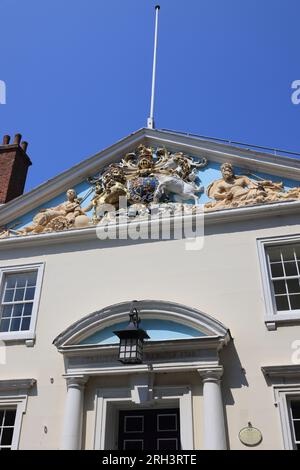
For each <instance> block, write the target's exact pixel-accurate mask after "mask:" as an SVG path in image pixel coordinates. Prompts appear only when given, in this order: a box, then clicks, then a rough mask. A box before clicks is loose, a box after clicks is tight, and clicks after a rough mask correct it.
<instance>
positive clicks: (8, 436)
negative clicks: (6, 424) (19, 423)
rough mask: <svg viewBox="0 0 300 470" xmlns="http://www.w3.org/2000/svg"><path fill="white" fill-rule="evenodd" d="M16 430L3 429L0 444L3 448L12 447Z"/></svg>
mask: <svg viewBox="0 0 300 470" xmlns="http://www.w3.org/2000/svg"><path fill="white" fill-rule="evenodd" d="M13 433H14V428H3V431H2V438H1V442H0V444H1V445H2V446H10V445H11V443H12V438H13Z"/></svg>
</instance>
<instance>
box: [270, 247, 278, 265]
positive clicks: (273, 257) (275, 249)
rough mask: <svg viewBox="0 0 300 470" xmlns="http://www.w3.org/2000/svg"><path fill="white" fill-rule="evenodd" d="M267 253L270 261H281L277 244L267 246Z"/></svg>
mask: <svg viewBox="0 0 300 470" xmlns="http://www.w3.org/2000/svg"><path fill="white" fill-rule="evenodd" d="M268 254H269V259H270V262H271V263H272V262H274V261H275V262H276V261H281V255H280V248H279V247H278V246H276V247H273V248H268Z"/></svg>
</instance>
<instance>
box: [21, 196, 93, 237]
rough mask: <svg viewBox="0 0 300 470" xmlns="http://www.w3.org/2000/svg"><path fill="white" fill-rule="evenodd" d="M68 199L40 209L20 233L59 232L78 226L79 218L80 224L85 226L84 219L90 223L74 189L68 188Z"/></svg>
mask: <svg viewBox="0 0 300 470" xmlns="http://www.w3.org/2000/svg"><path fill="white" fill-rule="evenodd" d="M66 196H67V200H66V201H65V202H63V203H61V204H59V205H58V206H55V207H50V208H47V209H40V210H39V212H38V213H37V214H36V215H35V216H34V218H33V220H32V224H31V225H28V226H27V227H24V228H23V229H21V230H19V234H20V235H26V234H28V233H36V234H37V233H42V232H57V231H61V230H66V229H69V228H72V227H74V226H76V220H77V219H78V218H79V219H80V223H79V224H78V225H79V226H84V225H85V224H84V223H83V220H84V221H85V222H86V224H88V217H87V216H86V215H85V211H84V210H83V209H82V208H81V205H80V204H81V201H80V199H78V197H77V194H76V191H75V190H74V189H68V191H67V193H66Z"/></svg>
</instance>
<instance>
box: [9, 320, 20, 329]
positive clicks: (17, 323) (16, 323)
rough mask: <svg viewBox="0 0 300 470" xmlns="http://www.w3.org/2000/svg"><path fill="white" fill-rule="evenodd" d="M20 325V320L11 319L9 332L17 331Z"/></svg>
mask: <svg viewBox="0 0 300 470" xmlns="http://www.w3.org/2000/svg"><path fill="white" fill-rule="evenodd" d="M20 323H21V318H13V319H12V322H11V325H10V331H19V329H20Z"/></svg>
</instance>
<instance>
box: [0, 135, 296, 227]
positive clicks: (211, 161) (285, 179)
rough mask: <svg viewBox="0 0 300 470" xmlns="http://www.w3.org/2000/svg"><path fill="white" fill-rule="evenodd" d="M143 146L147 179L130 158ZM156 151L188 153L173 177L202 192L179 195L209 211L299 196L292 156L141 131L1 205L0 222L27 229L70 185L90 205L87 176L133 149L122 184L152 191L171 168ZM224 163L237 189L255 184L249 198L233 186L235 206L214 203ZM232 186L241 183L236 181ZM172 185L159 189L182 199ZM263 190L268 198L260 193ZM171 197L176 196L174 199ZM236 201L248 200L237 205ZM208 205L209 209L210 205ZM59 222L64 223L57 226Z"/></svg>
mask: <svg viewBox="0 0 300 470" xmlns="http://www.w3.org/2000/svg"><path fill="white" fill-rule="evenodd" d="M141 145H143V146H144V147H145V148H146V149H147V148H148V149H149V148H152V150H153V156H154V159H156V160H155V165H157V166H155V169H154V171H153V173H151V175H150V172H149V175H150V177H148V176H147V175H148V173H145V175H146V176H145V178H144V176H143V173H139V174H138V176H139V177H140V179H138V178H137V174H135V173H134V166H135V167H136V168H137V164H138V162H137V161H136V160H134V158H138V153H137V148H138V147H139V146H141ZM157 149H165V151H166V155H169V156H170V158H173V157H172V156H174V155H179V154H182V155H183V157H184V158H186V157H187V159H186V162H187V164H188V165H190V168H189V170H188V172H187V173H184V168H185V167H184V164H186V163H184V162H183V163H182V161H181V163H180V164H179V163H178V168H179V167H180V168H179V170H180V171H177V168H176V165H175V164H174V165H175V166H174V165H173V167H172V170H174V172H175V173H176V172H177V174H175V176H176V177H177V178H179V179H181V181H183V182H185V183H186V184H187V185H189V184H190V183H191V184H192V185H193V184H194V185H195V187H197V188H200V187H201V188H202V191H200V190H199V191H196V194H197V197H194V191H193V190H191V191H190V193H189V189H187V191H186V194H185V195H184V197H185V199H182V201H183V202H184V203H186V204H191V205H193V204H195V203H196V204H204V205H206V206H205V207H207V210H223V209H229V208H234V207H241V206H242V207H244V206H247V205H248V206H249V205H250V206H251V205H253V204H265V203H266V204H268V203H278V202H290V201H297V200H300V196H299V194H298V191H297V189H296V190H295V189H292V188H298V186H299V181H300V161H299V160H297V159H296V158H288V157H284V156H278V155H272V154H270V153H267V152H261V151H258V150H251V149H247V148H240V147H238V146H234V145H230V144H228V143H220V142H219V143H218V142H213V141H209V140H205V139H204V138H198V137H196V136H190V135H184V134H179V133H176V132H172V131H161V130H152V129H140V130H139V131H137V132H135V133H133V134H131V135H130V136H128V137H126V138H124V139H122V140H121V141H119V142H117V143H116V144H114V145H112V146H111V147H109V148H107V149H105V150H103V151H101V152H99V153H98V154H96V155H94V156H92V157H90V158H88V159H87V160H84V161H83V162H81V163H79V164H77V165H75V166H74V167H72V168H70V169H69V170H67V171H65V172H64V173H62V174H60V175H58V176H56V177H55V178H53V179H51V180H49V181H47V182H45V183H43V184H41V185H40V186H38V187H37V188H35V189H33V190H32V191H30V192H28V193H27V194H24V195H23V196H21V197H19V198H17V199H15V200H13V201H11V202H9V203H7V204H5V205H3V206H2V207H0V226H1V227H5V228H7V229H9V230H11V231H12V232H11V233H12V234H13V232H14V231H19V230H23V229H24V228H26V227H30V226H31V224H32V221H33V219H34V217H35V216H36V215H37V214H39V213H40V212H41V210H42V209H50V208H57V207H59V206H60V205H61V204H63V203H64V202H66V191H67V190H68V189H70V188H72V189H74V190H75V192H76V198H78V200H79V201H80V204H81V206H82V207H83V208H87V207H89V206H91V204H92V201H93V200H94V198H95V194H96V193H95V191H96V189H97V188H96V186H97V185H96V180H95V179H94V180H93V181H92V182H91V180H89V181H88V178H93V177H95V176H98V178H99V175H100V176H101V174H102V173H103V171H104V170H105V169H106V168H107V167H109V165H112V164H116V165H117V166H120V164H121V166H122V165H123V169H124V157H125V156H126V155H128V154H132V155H133V154H134V153H135V157H134V156H132V157H129V158H127V160H126V161H127V163H128V168H129V167H130V166H131V167H132V168H133V169H132V171H131V170H129V169H128V168H127V167H126V165H125V170H126V171H125V173H126V175H125V176H126V179H127V182H126V184H127V186H128V180H130V185H131V187H129V191H131V196H132V194H133V193H134V190H133V189H132V186H133V183H132V181H133V180H134V178H135V179H136V180H137V179H138V181H137V182H135V184H136V185H137V184H140V185H143V184H144V183H145V184H147V185H148V186H149V185H150V189H149V191H150V192H151V191H152V190H153V191H154V190H155V189H157V176H158V175H159V174H162V175H166V174H167V175H168V176H169V177H170V175H171V173H170V171H169V170H170V168H171V166H169V167H168V165H167V166H166V164H165V163H166V161H167V159H168V157H166V156H163V157H162V156H161V155H160V156H159V155H156V153H155V152H156V150H157ZM130 158H132V160H130ZM163 158H165V163H164V164H158V163H159V161H161V160H162V159H163ZM122 160H123V164H122ZM205 160H206V161H207V163H206V164H205V165H202V166H201V162H204V161H205ZM176 161H179V160H176ZM224 163H229V164H231V166H232V169H233V171H234V174H235V176H236V177H238V178H240V186H241V187H242V186H243V185H244V186H247V184H246V183H245V182H243V181H242V180H241V177H245V178H246V179H248V180H249V181H251V182H253V184H254V186H255V185H256V188H257V189H256V188H254V189H253V191H252V192H250V193H249V196H248V195H247V196H246V198H248V199H247V201H246V198H244V196H243V197H242V198H241V196H240V192H239V191H240V190H239V188H237V191H235V189H236V188H235V189H234V192H233V193H234V197H235V194H236V193H238V196H237V199H236V200H238V204H236V205H234V204H233V205H232V207H231V205H230V204H227V206H223V205H222V203H221V204H215V202H216V196H215V195H219V193H222V191H223V192H224V191H225V192H226V191H227V187H226V185H224V184H223V186H222V181H223V175H222V171H221V165H222V164H224ZM180 165H181V166H180ZM197 165H198V166H197ZM157 168H159V169H157ZM130 171H131V172H130ZM189 171H190V173H189ZM180 172H181V173H180ZM192 173H193V175H196V177H197V180H196V181H192V179H191V175H192ZM141 175H142V176H141ZM151 178H152V179H151ZM248 180H247V181H248ZM245 181H246V180H245ZM266 182H269V183H266ZM151 184H152V185H154V186H153V188H151ZM155 185H156V186H155ZM236 186H239V184H237V185H236ZM261 186H264V188H263V189H262V188H261ZM170 188H171V189H172V184H169V186H167V188H166V187H165V186H164V188H163V189H164V190H165V192H167V191H168V190H169V194H167V196H170V201H171V202H173V201H177V199H176V198H175V196H179V199H180V197H181V196H182V197H183V194H180V191H177V194H176V191H175V192H174V194H172V191H171V190H170ZM102 189H103V186H102ZM127 189H128V188H127ZM229 189H230V188H229ZM98 190H99V187H98ZM147 190H148V189H147ZM263 190H264V193H265V194H267V196H265V195H264V193H263ZM291 190H292V191H291ZM161 192H163V191H161ZM138 193H139V191H137V190H136V189H135V193H134V194H133V195H134V196H136V195H137V194H138ZM285 194H286V196H285ZM189 195H191V197H190V199H189V198H188V196H189ZM173 196H174V199H172V198H173ZM193 197H194V199H193ZM218 197H219V196H218ZM243 198H244V199H243ZM272 198H273V199H272ZM240 201H246V202H245V203H244V202H242V204H240ZM134 202H136V201H134ZM142 202H143V203H144V202H145V201H144V200H143V201H142ZM148 202H149V201H147V203H148ZM150 202H151V201H150ZM163 202H165V201H163ZM211 203H212V204H211ZM210 204H211V207H209V206H210ZM47 215H48V213H47ZM85 216H86V217H87V218H89V219H90V220H91V219H92V217H93V209H90V210H87V211H86V212H85ZM81 220H82V226H84V225H85V223H84V220H85V219H84V217H83V216H82V219H81ZM63 222H64V221H63V220H61V219H59V220H57V227H56V228H57V230H60V229H62V230H63V229H64V228H65V227H64V226H63ZM60 223H61V224H62V225H61V226H60ZM79 227H80V224H79ZM56 228H55V230H56Z"/></svg>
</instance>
